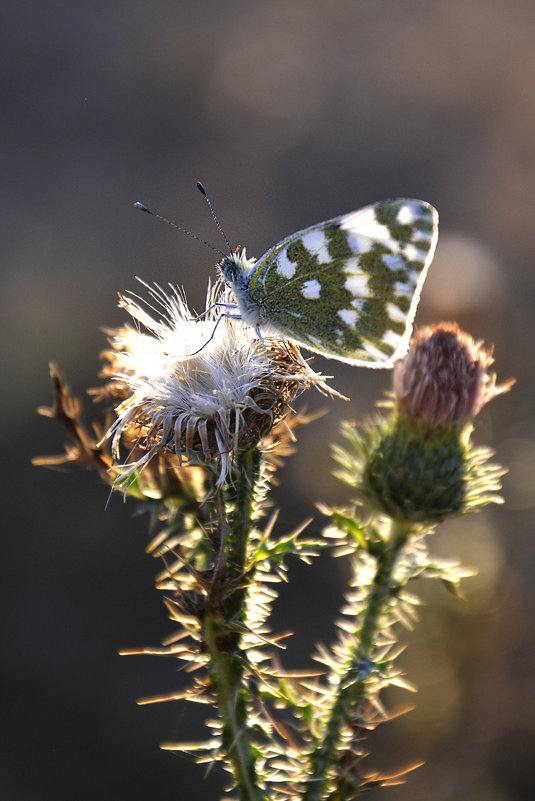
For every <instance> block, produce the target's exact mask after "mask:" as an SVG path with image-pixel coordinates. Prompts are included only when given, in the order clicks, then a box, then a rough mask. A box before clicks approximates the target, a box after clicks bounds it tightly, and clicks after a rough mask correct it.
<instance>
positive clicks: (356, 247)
mask: <svg viewBox="0 0 535 801" xmlns="http://www.w3.org/2000/svg"><path fill="white" fill-rule="evenodd" d="M437 237H438V214H437V212H436V210H435V209H434V208H433V207H432V206H430V205H429V204H428V203H425V202H424V201H421V200H409V199H406V198H402V199H398V200H386V201H383V202H381V203H376V204H374V205H372V206H367V207H366V208H363V209H360V210H359V211H354V212H351V213H349V214H344V215H342V216H341V217H335V218H334V219H332V220H327V221H326V222H323V223H319V224H318V225H314V226H311V227H310V228H306V229H304V230H302V231H297V232H296V233H295V234H292V235H291V236H289V237H287V238H286V239H284V240H282V242H279V243H278V244H277V245H275V247H273V248H271V250H269V251H268V252H267V253H266V254H265V255H264V256H262V258H261V259H259V260H258V261H257V262H256V264H255V269H254V275H253V276H252V278H251V281H250V283H249V287H248V293H249V297H250V300H251V301H252V302H253V303H258V304H260V305H262V306H263V308H264V309H265V318H266V321H267V327H268V328H270V329H272V330H273V331H275V332H276V333H278V334H279V335H282V336H285V337H288V338H289V339H293V340H295V341H296V342H298V343H299V344H301V345H303V346H304V347H306V348H308V349H310V350H312V351H315V352H317V353H322V354H323V355H325V356H328V357H331V358H334V359H339V360H340V361H345V362H349V363H351V364H361V365H363V366H367V367H389V366H391V365H392V363H393V362H394V361H395V360H396V359H397V358H399V357H400V356H402V355H403V354H404V353H405V351H406V350H407V347H408V342H409V339H410V335H411V331H412V322H413V319H414V315H415V313H416V307H417V305H418V300H419V297H420V291H421V288H422V285H423V282H424V280H425V276H426V273H427V270H428V267H429V264H430V263H431V261H432V258H433V254H434V251H435V246H436V242H437Z"/></svg>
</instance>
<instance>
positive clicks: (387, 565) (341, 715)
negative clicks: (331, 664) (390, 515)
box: [303, 521, 410, 801]
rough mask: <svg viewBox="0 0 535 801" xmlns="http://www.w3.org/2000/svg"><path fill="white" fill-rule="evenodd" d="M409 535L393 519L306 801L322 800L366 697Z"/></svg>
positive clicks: (314, 757)
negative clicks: (369, 666) (369, 667)
mask: <svg viewBox="0 0 535 801" xmlns="http://www.w3.org/2000/svg"><path fill="white" fill-rule="evenodd" d="M409 534H410V530H407V528H405V527H401V526H400V525H399V524H397V523H396V522H395V521H392V525H391V530H390V540H389V543H388V545H387V546H386V547H385V548H384V549H383V550H382V551H381V553H380V554H379V555H378V557H377V567H376V571H375V576H374V579H373V584H372V587H371V590H370V595H369V598H368V602H367V604H366V611H365V612H364V615H363V618H362V620H359V621H357V624H358V628H357V630H356V633H355V642H354V644H353V648H352V656H351V660H350V663H349V665H348V667H347V668H346V670H345V672H344V674H343V675H342V676H341V677H340V679H339V682H338V688H337V691H336V694H335V696H334V701H333V704H332V707H331V710H330V714H329V718H328V720H327V722H326V724H325V729H324V736H323V738H322V740H321V742H320V743H319V745H318V746H317V748H316V749H315V750H314V751H313V752H312V754H311V756H310V770H309V779H308V782H307V785H306V789H305V793H304V795H303V801H320V799H321V798H323V797H324V791H325V789H326V786H327V783H328V780H329V772H330V769H331V768H332V767H333V766H334V765H335V764H336V763H337V761H338V756H339V755H338V746H339V744H340V741H341V737H342V733H343V729H344V726H345V724H346V723H348V722H349V719H350V715H351V712H352V711H353V710H355V709H356V708H357V707H358V705H359V704H360V703H361V702H362V701H363V699H364V697H365V692H366V685H365V678H364V677H362V678H359V676H362V674H363V672H364V671H363V668H365V666H366V663H367V662H368V661H369V660H371V658H372V655H373V650H374V646H375V641H376V637H377V634H378V632H379V630H380V626H381V616H382V613H383V610H384V609H385V606H386V605H387V603H388V600H389V597H390V594H391V590H392V579H393V574H394V570H395V567H396V564H397V560H398V558H399V555H400V553H401V551H402V549H403V546H404V545H405V543H406V541H407V537H408V536H409Z"/></svg>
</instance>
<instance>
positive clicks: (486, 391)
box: [394, 323, 514, 428]
mask: <svg viewBox="0 0 535 801" xmlns="http://www.w3.org/2000/svg"><path fill="white" fill-rule="evenodd" d="M493 361H494V359H493V358H492V355H491V352H489V351H488V350H485V349H484V347H483V344H482V342H476V341H475V340H474V339H472V337H471V336H470V335H469V334H466V333H464V331H461V330H460V329H459V328H458V326H457V325H456V324H455V323H439V324H438V325H435V326H432V327H430V328H422V329H420V330H419V331H417V332H416V333H415V334H414V336H413V338H412V342H411V347H410V350H409V353H408V354H407V356H406V357H405V358H404V359H402V360H401V361H398V362H397V363H396V366H395V368H394V395H395V399H396V404H397V406H398V408H399V409H400V410H402V411H404V412H405V413H406V414H407V415H408V416H409V417H410V418H411V419H412V420H415V421H416V420H419V421H421V422H424V423H427V424H428V425H429V426H430V427H431V428H437V427H440V426H444V425H449V424H457V423H459V424H461V425H462V424H463V423H466V422H469V421H470V420H471V419H472V418H473V417H475V415H476V414H477V413H478V412H479V411H480V409H481V408H482V407H483V406H484V405H485V404H486V403H488V402H489V401H490V400H492V398H494V397H495V396H496V395H499V394H500V393H502V392H507V390H508V389H509V388H510V387H511V385H512V383H514V382H513V381H508V382H506V383H504V384H501V385H500V386H496V376H495V374H494V373H488V372H487V370H488V368H489V366H490V365H491V364H492V362H493Z"/></svg>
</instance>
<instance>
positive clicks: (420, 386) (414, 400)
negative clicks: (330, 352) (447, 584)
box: [358, 323, 514, 526]
mask: <svg viewBox="0 0 535 801" xmlns="http://www.w3.org/2000/svg"><path fill="white" fill-rule="evenodd" d="M492 361H493V359H492V356H491V354H490V353H489V351H487V350H485V349H484V348H483V346H482V343H481V342H475V341H474V340H473V339H472V338H471V337H470V336H469V335H468V334H465V333H464V332H462V331H460V330H459V328H458V327H457V326H456V325H455V324H449V323H441V324H439V325H436V326H433V327H431V328H424V329H422V330H420V331H418V332H417V333H416V335H415V336H414V338H413V341H412V345H411V350H410V351H409V354H408V355H407V356H406V358H405V359H403V361H401V362H398V363H397V364H396V366H395V369H394V398H395V403H394V410H393V414H392V416H391V418H390V419H387V420H381V421H378V422H377V423H375V424H372V425H370V426H369V427H368V428H367V430H366V431H365V432H364V436H363V437H362V440H361V444H360V445H359V448H360V451H361V453H362V458H361V465H362V467H361V479H360V481H359V483H358V485H359V488H360V490H361V491H362V493H363V495H364V496H365V497H366V498H367V500H368V501H369V503H370V504H371V505H372V506H373V507H374V508H375V509H377V510H378V511H380V512H381V513H382V514H386V515H388V516H389V517H391V518H393V519H395V520H398V521H402V522H404V523H408V524H416V525H425V526H428V525H434V524H436V523H438V522H439V521H441V520H445V519H446V518H448V517H454V516H456V515H459V514H465V513H467V512H470V511H474V510H475V509H476V508H477V507H479V506H481V505H482V504H483V503H488V502H489V501H494V502H499V501H500V498H499V496H498V495H496V494H495V493H496V491H497V490H499V488H500V480H499V479H500V476H501V474H502V472H503V471H501V468H499V467H497V466H495V465H492V464H488V459H489V457H490V456H491V451H490V450H489V449H488V448H477V447H474V446H473V445H471V443H470V432H471V428H472V427H471V421H472V419H473V417H474V416H475V415H476V414H477V413H478V412H479V410H480V409H481V408H482V406H484V405H485V404H486V403H488V402H489V401H490V400H491V399H492V398H494V397H495V396H496V395H499V394H500V393H502V392H506V391H507V390H508V389H509V388H510V387H511V385H512V384H513V383H514V382H513V381H508V382H506V383H505V384H502V385H501V386H496V376H495V375H494V374H489V373H488V372H487V369H488V367H489V366H490V365H491V364H492Z"/></svg>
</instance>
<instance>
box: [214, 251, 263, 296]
mask: <svg viewBox="0 0 535 801" xmlns="http://www.w3.org/2000/svg"><path fill="white" fill-rule="evenodd" d="M255 261H256V259H254V258H253V259H248V258H247V253H246V251H245V248H243V249H242V250H241V251H240V249H239V248H236V250H235V251H234V252H233V253H230V254H229V255H228V256H224V257H223V258H222V259H221V261H220V262H219V264H218V267H219V270H220V272H221V275H222V277H223V278H224V279H225V281H226V283H227V284H228V285H229V286H230V287H232V288H233V289H238V290H240V289H244V288H246V287H247V285H248V283H249V280H250V277H251V273H252V272H253V268H254V264H255Z"/></svg>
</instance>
